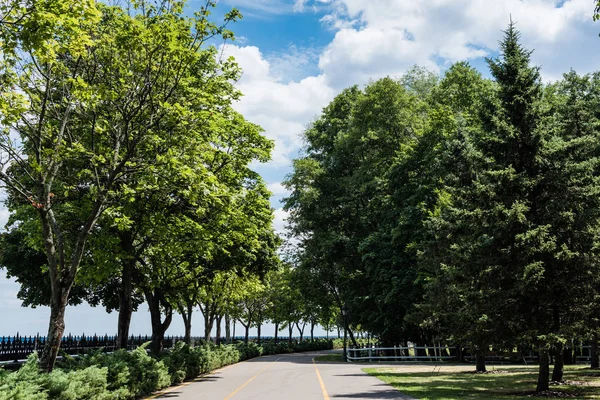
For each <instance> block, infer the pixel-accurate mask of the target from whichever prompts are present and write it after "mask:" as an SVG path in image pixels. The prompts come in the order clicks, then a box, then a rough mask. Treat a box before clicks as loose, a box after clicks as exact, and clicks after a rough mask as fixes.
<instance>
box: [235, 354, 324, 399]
mask: <svg viewBox="0 0 600 400" xmlns="http://www.w3.org/2000/svg"><path fill="white" fill-rule="evenodd" d="M312 362H313V365H314V366H315V371H317V378H319V383H320V384H321V390H322V391H323V399H325V400H329V395H328V394H327V389H325V382H323V378H321V373H320V372H319V368H317V363H316V362H315V358H314V357H313V359H312ZM225 400H227V399H225Z"/></svg>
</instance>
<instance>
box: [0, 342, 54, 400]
mask: <svg viewBox="0 0 600 400" xmlns="http://www.w3.org/2000/svg"><path fill="white" fill-rule="evenodd" d="M41 383H42V380H41V379H40V373H39V366H38V356H37V353H33V354H32V355H30V356H29V357H27V362H26V363H25V364H23V366H22V367H21V368H20V369H19V370H18V371H17V372H13V373H9V374H3V375H2V376H0V400H9V399H10V400H46V399H47V398H48V395H47V394H46V392H45V391H44V388H43V387H42V384H41Z"/></svg>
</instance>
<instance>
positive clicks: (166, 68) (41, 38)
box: [0, 1, 238, 371]
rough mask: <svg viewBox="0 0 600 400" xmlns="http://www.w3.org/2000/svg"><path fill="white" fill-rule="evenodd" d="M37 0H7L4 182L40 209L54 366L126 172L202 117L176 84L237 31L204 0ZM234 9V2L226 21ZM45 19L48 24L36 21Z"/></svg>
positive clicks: (49, 357) (153, 159) (194, 80)
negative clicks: (99, 229) (77, 289)
mask: <svg viewBox="0 0 600 400" xmlns="http://www.w3.org/2000/svg"><path fill="white" fill-rule="evenodd" d="M38 3H39V2H31V3H29V2H25V3H24V4H23V7H21V5H22V3H21V2H10V3H8V6H7V7H5V8H4V9H3V10H2V11H3V12H4V14H5V15H4V16H3V18H2V28H3V30H2V35H3V36H2V42H3V43H9V46H7V49H8V50H7V51H4V52H3V53H2V56H3V66H4V67H5V69H3V71H6V72H5V76H6V77H7V79H6V80H4V82H6V81H10V82H9V84H6V85H4V86H3V87H2V91H3V93H2V98H3V99H6V101H4V100H3V102H2V106H1V109H0V120H1V121H2V128H3V134H2V137H1V139H0V148H1V149H2V157H1V159H2V166H1V168H0V170H1V172H0V181H2V182H3V184H4V185H6V187H7V189H8V191H9V194H10V196H11V204H12V208H13V209H14V208H15V207H17V206H24V205H25V204H29V206H30V207H33V208H34V209H35V210H36V211H37V218H38V220H39V229H40V231H41V237H42V238H43V240H41V241H40V244H43V246H44V249H45V252H46V256H47V258H48V269H49V276H50V281H51V288H52V300H51V307H50V308H51V317H50V323H49V330H48V341H47V346H46V348H45V349H44V352H43V354H42V364H43V365H44V368H45V369H47V370H48V371H50V370H52V368H53V366H54V360H55V358H56V354H57V352H58V349H59V347H60V341H61V337H62V334H63V331H64V312H65V307H66V304H67V303H68V298H69V294H70V290H71V287H72V285H73V283H74V282H75V278H76V276H77V274H78V271H79V267H80V264H81V260H82V257H83V254H84V251H85V247H86V244H87V242H88V238H89V236H90V234H91V233H92V231H93V230H94V227H95V226H96V223H97V221H98V219H99V218H100V217H101V216H102V214H103V213H104V212H105V211H106V210H107V209H109V208H110V207H111V206H112V205H113V204H114V202H115V201H116V199H118V198H119V197H120V193H123V192H127V190H130V188H127V187H126V185H123V184H122V179H123V178H124V177H126V176H130V175H135V174H136V173H139V172H140V171H144V170H145V168H146V167H147V166H149V165H155V164H157V155H158V154H159V153H158V150H159V148H160V146H161V145H162V144H163V143H164V141H170V140H172V141H176V140H177V138H176V137H175V136H176V135H178V134H179V135H181V134H185V133H186V131H185V130H181V129H180V130H174V131H172V130H170V129H168V128H167V127H168V126H171V127H172V126H176V125H177V124H181V123H182V121H186V122H187V123H192V124H194V123H195V124H199V123H201V122H200V121H198V118H196V117H197V115H192V114H191V113H190V112H189V111H188V110H187V109H185V108H184V107H182V104H188V103H189V104H194V101H195V99H196V97H197V96H196V95H197V93H196V92H194V91H193V90H187V91H186V92H185V93H186V94H187V95H188V96H190V95H193V97H187V98H186V97H184V96H183V95H182V92H181V91H178V90H177V89H178V88H180V87H182V86H184V85H185V86H186V87H188V88H193V87H198V88H200V87H202V85H200V83H201V82H200V81H201V79H200V78H199V77H198V76H197V75H196V74H195V72H196V71H195V70H194V68H193V67H196V66H199V65H202V61H203V59H204V58H205V57H207V55H210V54H211V53H210V52H208V53H207V52H206V51H205V50H204V49H203V46H204V44H205V41H206V40H208V39H209V38H210V37H213V36H215V35H219V34H222V35H224V36H225V37H230V36H231V34H230V32H229V31H227V30H225V29H223V28H222V27H218V26H216V25H214V24H213V23H211V22H210V21H209V20H208V18H207V17H208V15H209V10H208V8H203V9H202V10H201V12H199V13H197V14H196V15H195V17H194V18H184V17H182V13H183V3H182V2H164V3H163V2H158V3H156V4H152V3H148V2H144V1H143V2H136V3H135V4H129V6H130V7H129V10H132V11H131V12H132V14H131V15H128V14H127V13H126V12H125V11H124V10H123V9H121V8H119V7H109V6H105V5H103V4H102V3H94V2H91V1H90V2H58V1H47V2H42V3H40V4H38ZM208 5H209V6H211V5H213V4H212V2H208ZM38 6H40V7H39V8H38ZM44 8H47V9H44ZM7 9H8V11H7ZM15 10H16V11H15ZM38 17H40V18H41V19H39V18H38ZM237 17H238V14H237V12H235V11H234V12H232V13H229V14H227V15H226V20H227V21H230V20H234V19H236V18H237ZM46 19H47V20H48V25H47V26H49V27H50V29H49V30H48V31H47V30H46V26H44V28H43V29H40V30H38V29H37V26H38V24H39V23H42V22H43V21H44V20H46ZM54 28H55V31H54V30H53V29H54ZM11 49H15V50H14V51H12V50H11ZM212 54H214V53H212ZM99 66H101V68H99ZM175 93H177V94H178V96H177V100H176V101H174V100H175ZM186 99H187V101H184V100H186ZM14 135H18V140H14V139H15V136H14ZM169 135H173V136H169ZM198 139H200V138H198Z"/></svg>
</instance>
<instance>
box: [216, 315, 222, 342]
mask: <svg viewBox="0 0 600 400" xmlns="http://www.w3.org/2000/svg"><path fill="white" fill-rule="evenodd" d="M222 320H223V316H222V315H217V334H216V337H215V344H216V345H217V346H218V345H220V344H221V321H222Z"/></svg>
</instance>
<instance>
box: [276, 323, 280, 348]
mask: <svg viewBox="0 0 600 400" xmlns="http://www.w3.org/2000/svg"><path fill="white" fill-rule="evenodd" d="M278 333H279V322H275V344H277V334H278Z"/></svg>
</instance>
